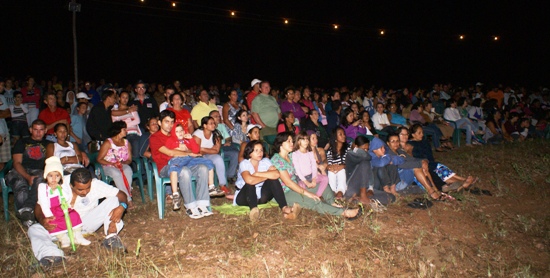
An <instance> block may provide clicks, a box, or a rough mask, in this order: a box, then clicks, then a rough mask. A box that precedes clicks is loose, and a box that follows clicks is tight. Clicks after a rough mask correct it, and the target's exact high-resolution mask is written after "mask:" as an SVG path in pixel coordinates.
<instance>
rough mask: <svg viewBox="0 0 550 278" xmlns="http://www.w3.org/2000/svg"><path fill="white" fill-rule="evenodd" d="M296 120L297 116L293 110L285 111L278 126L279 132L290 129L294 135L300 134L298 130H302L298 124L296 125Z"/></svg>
mask: <svg viewBox="0 0 550 278" xmlns="http://www.w3.org/2000/svg"><path fill="white" fill-rule="evenodd" d="M295 121H296V118H294V113H292V111H286V112H284V113H283V115H282V117H281V121H280V123H279V125H278V126H277V132H279V133H281V132H285V131H290V132H292V133H293V134H294V135H296V134H298V132H300V127H299V126H297V125H294V124H295Z"/></svg>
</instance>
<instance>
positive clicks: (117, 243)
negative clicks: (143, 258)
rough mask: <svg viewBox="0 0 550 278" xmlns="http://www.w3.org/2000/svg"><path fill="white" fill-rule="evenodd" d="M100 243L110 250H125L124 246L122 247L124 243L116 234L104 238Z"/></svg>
mask: <svg viewBox="0 0 550 278" xmlns="http://www.w3.org/2000/svg"><path fill="white" fill-rule="evenodd" d="M102 245H103V246H104V247H105V248H107V249H109V250H112V251H116V250H119V251H126V247H124V244H122V240H121V239H120V237H118V235H116V234H115V235H113V236H111V237H109V238H105V240H103V244H102Z"/></svg>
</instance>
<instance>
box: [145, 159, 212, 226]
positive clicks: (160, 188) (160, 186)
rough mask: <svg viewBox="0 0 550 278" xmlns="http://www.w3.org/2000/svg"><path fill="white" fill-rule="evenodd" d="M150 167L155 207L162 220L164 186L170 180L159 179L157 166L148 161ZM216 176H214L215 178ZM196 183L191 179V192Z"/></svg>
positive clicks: (194, 190) (164, 198)
mask: <svg viewBox="0 0 550 278" xmlns="http://www.w3.org/2000/svg"><path fill="white" fill-rule="evenodd" d="M148 161H149V163H150V165H151V167H152V168H153V174H154V177H155V186H156V192H157V206H158V213H159V219H164V215H165V211H164V209H165V207H166V197H165V195H166V186H165V184H170V178H161V177H160V175H159V170H158V168H157V164H156V163H155V162H154V161H153V160H152V159H149V160H148ZM215 176H216V175H214V177H215ZM196 183H197V181H196V178H195V177H194V176H192V177H191V187H192V189H193V192H196V186H197V184H196Z"/></svg>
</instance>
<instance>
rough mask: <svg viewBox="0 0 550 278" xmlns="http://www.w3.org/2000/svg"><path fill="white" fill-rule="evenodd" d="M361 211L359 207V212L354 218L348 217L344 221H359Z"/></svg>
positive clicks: (361, 207)
mask: <svg viewBox="0 0 550 278" xmlns="http://www.w3.org/2000/svg"><path fill="white" fill-rule="evenodd" d="M363 210H364V209H363V206H359V211H358V212H357V215H355V216H354V217H348V218H346V220H349V221H353V220H356V219H359V217H361V215H363Z"/></svg>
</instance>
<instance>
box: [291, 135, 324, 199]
mask: <svg viewBox="0 0 550 278" xmlns="http://www.w3.org/2000/svg"><path fill="white" fill-rule="evenodd" d="M315 148H316V147H315ZM292 165H293V166H294V169H295V170H296V175H297V176H298V185H299V186H300V187H302V188H304V189H305V188H314V187H316V186H317V184H319V187H318V188H317V192H316V193H315V195H317V196H318V197H321V196H322V195H323V192H324V191H325V189H326V188H327V186H328V177H327V176H326V175H323V174H320V173H318V172H317V161H316V160H315V156H314V155H313V151H312V149H311V146H310V142H309V136H308V135H307V133H306V132H305V131H300V133H298V135H297V136H296V140H295V142H294V148H293V152H292Z"/></svg>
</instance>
